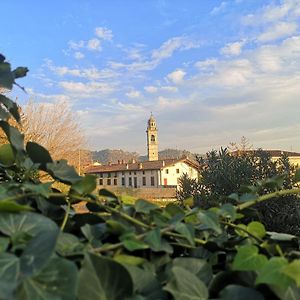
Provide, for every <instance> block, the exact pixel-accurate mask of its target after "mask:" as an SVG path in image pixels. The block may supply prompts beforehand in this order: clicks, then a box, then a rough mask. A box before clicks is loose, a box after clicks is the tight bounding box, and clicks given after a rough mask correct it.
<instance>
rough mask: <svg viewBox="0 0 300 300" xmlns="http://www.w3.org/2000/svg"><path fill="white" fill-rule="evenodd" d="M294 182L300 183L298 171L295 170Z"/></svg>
mask: <svg viewBox="0 0 300 300" xmlns="http://www.w3.org/2000/svg"><path fill="white" fill-rule="evenodd" d="M294 180H295V182H298V181H300V169H297V170H296V172H295V177H294Z"/></svg>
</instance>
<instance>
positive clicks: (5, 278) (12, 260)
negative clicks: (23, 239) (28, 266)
mask: <svg viewBox="0 0 300 300" xmlns="http://www.w3.org/2000/svg"><path fill="white" fill-rule="evenodd" d="M19 273H20V266H19V259H18V257H16V256H15V255H13V254H10V253H0V299H13V292H14V290H15V288H16V287H17V284H18V277H19Z"/></svg>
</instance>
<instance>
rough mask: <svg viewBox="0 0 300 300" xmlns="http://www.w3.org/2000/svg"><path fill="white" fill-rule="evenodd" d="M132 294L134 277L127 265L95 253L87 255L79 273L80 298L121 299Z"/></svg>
mask: <svg viewBox="0 0 300 300" xmlns="http://www.w3.org/2000/svg"><path fill="white" fill-rule="evenodd" d="M132 294H133V283H132V279H131V276H130V274H129V273H128V271H127V270H126V268H125V267H123V266H122V265H121V264H119V263H117V262H115V261H113V260H111V259H107V258H103V257H99V256H96V255H93V254H87V255H86V256H85V258H84V261H83V265H82V268H81V270H80V273H79V285H78V295H77V296H78V299H79V300H90V299H101V300H121V299H125V298H126V297H129V296H131V295H132Z"/></svg>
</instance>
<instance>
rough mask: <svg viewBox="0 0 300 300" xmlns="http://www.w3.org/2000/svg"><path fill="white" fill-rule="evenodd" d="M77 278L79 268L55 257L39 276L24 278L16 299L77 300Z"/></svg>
mask: <svg viewBox="0 0 300 300" xmlns="http://www.w3.org/2000/svg"><path fill="white" fill-rule="evenodd" d="M77 277H78V271H77V267H76V265H75V264H74V263H73V262H72V261H69V260H66V259H63V258H59V257H53V258H52V259H51V260H50V261H49V263H48V264H47V265H46V266H45V267H44V268H43V269H42V270H41V272H39V273H38V274H37V275H35V276H29V277H25V278H24V280H23V282H22V284H21V285H20V286H19V288H18V291H17V297H16V299H24V300H27V299H28V300H29V299H35V300H53V299H61V300H73V299H76V287H77Z"/></svg>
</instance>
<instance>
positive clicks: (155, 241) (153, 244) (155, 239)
mask: <svg viewBox="0 0 300 300" xmlns="http://www.w3.org/2000/svg"><path fill="white" fill-rule="evenodd" d="M144 241H145V242H146V243H147V244H148V245H149V246H150V249H151V250H152V251H154V252H160V251H163V252H166V253H170V254H171V253H173V248H172V246H171V245H170V244H169V243H168V242H167V241H166V240H165V239H163V238H162V237H161V233H160V229H159V228H154V229H152V230H150V231H148V232H147V233H146V236H145V238H144Z"/></svg>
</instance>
